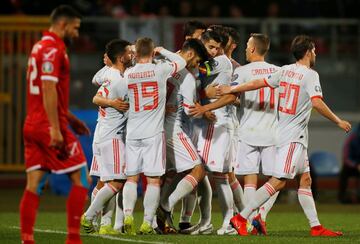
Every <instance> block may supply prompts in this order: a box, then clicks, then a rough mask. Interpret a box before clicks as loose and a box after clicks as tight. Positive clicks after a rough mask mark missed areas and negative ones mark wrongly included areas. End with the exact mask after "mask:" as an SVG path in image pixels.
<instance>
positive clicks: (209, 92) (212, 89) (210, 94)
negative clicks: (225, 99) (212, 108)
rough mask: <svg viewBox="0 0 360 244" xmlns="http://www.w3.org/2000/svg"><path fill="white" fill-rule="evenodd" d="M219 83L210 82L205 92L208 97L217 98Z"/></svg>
mask: <svg viewBox="0 0 360 244" xmlns="http://www.w3.org/2000/svg"><path fill="white" fill-rule="evenodd" d="M217 86H218V84H210V85H208V86H207V87H206V88H205V94H206V97H208V98H217V96H216V87H217Z"/></svg>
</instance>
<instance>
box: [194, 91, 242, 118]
mask: <svg viewBox="0 0 360 244" xmlns="http://www.w3.org/2000/svg"><path fill="white" fill-rule="evenodd" d="M235 100H236V96H235V95H233V94H227V95H224V96H222V97H220V98H219V99H217V100H216V101H214V102H212V103H209V104H206V105H203V106H202V105H200V104H199V103H196V104H195V106H194V107H192V108H190V110H189V111H190V115H191V116H195V117H198V116H202V115H203V114H204V113H205V112H207V111H212V110H215V109H218V108H221V107H224V106H226V105H228V104H232V103H233V102H234V101H235Z"/></svg>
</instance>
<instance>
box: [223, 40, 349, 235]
mask: <svg viewBox="0 0 360 244" xmlns="http://www.w3.org/2000/svg"><path fill="white" fill-rule="evenodd" d="M291 51H292V53H293V55H294V57H295V59H296V63H294V64H290V65H285V66H282V67H281V68H280V70H279V71H277V72H275V73H273V74H271V75H269V76H268V77H267V78H265V79H257V80H253V81H250V82H246V83H244V84H241V85H238V86H234V87H224V86H223V87H220V88H219V89H218V93H219V94H228V93H232V92H235V93H236V92H245V91H249V90H255V89H259V88H262V87H266V86H268V87H270V88H277V87H279V105H278V130H277V133H276V136H277V143H276V156H275V162H274V163H275V167H274V168H273V173H272V177H271V179H270V180H269V181H268V182H267V183H265V184H264V185H263V186H262V187H261V188H259V189H258V190H257V191H256V193H255V196H254V198H253V200H252V201H251V202H250V203H249V204H247V205H246V207H245V209H244V210H243V211H241V212H240V214H238V215H236V216H234V217H233V218H232V219H231V224H232V225H233V227H234V228H236V229H237V231H238V234H239V235H248V233H247V229H246V221H247V218H248V217H249V216H250V215H251V213H252V212H253V211H254V210H256V209H258V208H259V207H260V206H261V205H262V204H264V203H265V202H266V201H267V200H268V199H269V198H270V197H271V196H272V195H274V194H275V193H276V192H277V191H279V190H281V189H282V188H283V187H284V186H285V184H286V181H287V180H288V179H293V178H294V177H295V176H296V175H299V176H300V177H299V190H298V198H299V202H300V205H301V207H302V208H303V210H304V213H305V215H306V217H307V219H308V221H309V224H310V227H311V230H310V235H311V236H330V237H334V236H340V235H342V233H341V232H337V231H336V232H335V231H331V230H328V229H326V228H324V227H323V226H322V225H321V224H320V222H319V219H318V216H317V212H316V207H315V202H314V199H313V196H312V192H311V177H310V172H309V171H310V168H309V161H308V156H307V146H308V129H307V125H308V122H309V119H310V114H311V110H312V108H315V109H316V110H317V111H318V112H319V113H320V114H321V115H323V116H324V117H326V118H327V119H329V120H331V121H332V122H334V123H335V124H336V125H337V126H338V127H340V128H341V129H343V130H344V131H346V132H348V131H350V129H351V125H350V123H349V122H347V121H345V120H342V119H340V118H339V117H337V116H336V115H335V114H334V113H333V112H332V111H331V110H330V109H329V108H328V106H327V105H326V104H325V102H324V101H323V95H322V91H321V86H320V81H319V75H318V73H317V72H316V71H315V70H313V69H312V67H313V66H314V64H315V57H316V54H315V44H314V41H313V40H312V39H311V38H310V37H308V36H304V35H300V36H296V37H295V38H294V40H293V41H292V44H291Z"/></svg>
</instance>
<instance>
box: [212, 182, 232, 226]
mask: <svg viewBox="0 0 360 244" xmlns="http://www.w3.org/2000/svg"><path fill="white" fill-rule="evenodd" d="M213 178H214V180H215V184H216V190H217V195H218V198H219V202H220V207H221V212H222V214H223V218H224V219H223V225H222V227H224V228H226V227H228V226H229V223H230V219H231V218H232V217H233V215H234V208H233V207H234V198H233V194H232V191H231V187H230V184H229V180H228V178H227V176H225V175H224V176H213Z"/></svg>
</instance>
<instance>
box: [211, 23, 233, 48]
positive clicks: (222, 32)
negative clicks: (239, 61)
mask: <svg viewBox="0 0 360 244" xmlns="http://www.w3.org/2000/svg"><path fill="white" fill-rule="evenodd" d="M207 30H208V31H213V32H216V33H217V34H218V35H219V36H220V37H221V47H222V48H225V47H226V45H227V44H228V42H229V33H228V32H227V31H226V29H225V28H224V26H222V25H210V26H209V27H208V29H207Z"/></svg>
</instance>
